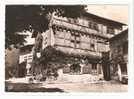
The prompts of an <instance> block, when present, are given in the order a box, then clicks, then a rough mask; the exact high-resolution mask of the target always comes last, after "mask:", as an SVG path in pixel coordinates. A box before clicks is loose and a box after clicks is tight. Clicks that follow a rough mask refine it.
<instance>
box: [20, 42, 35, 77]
mask: <svg viewBox="0 0 134 99" xmlns="http://www.w3.org/2000/svg"><path fill="white" fill-rule="evenodd" d="M33 46H34V45H33V44H31V45H25V46H22V47H20V53H19V68H18V71H19V73H18V76H19V77H24V76H26V75H29V74H30V68H31V63H32V60H33V52H32V49H33Z"/></svg>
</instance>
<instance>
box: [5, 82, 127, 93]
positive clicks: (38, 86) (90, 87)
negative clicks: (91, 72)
mask: <svg viewBox="0 0 134 99" xmlns="http://www.w3.org/2000/svg"><path fill="white" fill-rule="evenodd" d="M5 87H6V89H5V90H6V91H8V92H67V93H68V92H127V88H128V85H124V84H121V83H119V82H116V81H103V82H98V83H88V82H87V83H86V82H85V83H65V82H64V83H62V82H61V83H59V82H58V83H57V82H50V83H48V82H42V83H33V84H29V83H24V82H19V81H18V82H9V81H6V84H5Z"/></svg>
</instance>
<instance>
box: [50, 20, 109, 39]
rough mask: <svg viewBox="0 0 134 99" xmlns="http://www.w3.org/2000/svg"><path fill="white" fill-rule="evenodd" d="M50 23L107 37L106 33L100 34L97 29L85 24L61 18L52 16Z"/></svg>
mask: <svg viewBox="0 0 134 99" xmlns="http://www.w3.org/2000/svg"><path fill="white" fill-rule="evenodd" d="M51 25H58V26H60V27H64V28H67V29H71V30H76V31H80V32H83V33H86V34H91V35H95V36H99V37H103V38H109V37H108V36H107V35H104V34H101V33H100V32H99V31H97V30H94V29H91V28H89V27H87V26H83V25H80V24H76V23H70V22H68V21H65V20H62V19H56V18H53V20H52V23H51Z"/></svg>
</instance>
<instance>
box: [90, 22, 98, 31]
mask: <svg viewBox="0 0 134 99" xmlns="http://www.w3.org/2000/svg"><path fill="white" fill-rule="evenodd" d="M88 27H89V28H91V29H94V30H97V31H98V30H99V27H98V24H97V23H95V22H88Z"/></svg>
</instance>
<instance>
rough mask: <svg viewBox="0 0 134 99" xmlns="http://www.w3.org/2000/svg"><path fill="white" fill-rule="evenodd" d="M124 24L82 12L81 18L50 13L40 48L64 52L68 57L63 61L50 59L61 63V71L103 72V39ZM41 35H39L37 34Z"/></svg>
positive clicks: (98, 73) (104, 43)
mask: <svg viewBox="0 0 134 99" xmlns="http://www.w3.org/2000/svg"><path fill="white" fill-rule="evenodd" d="M123 25H125V24H123V23H120V22H117V21H114V20H110V19H106V18H103V17H100V16H96V15H94V14H91V13H83V14H82V15H81V17H80V18H77V19H72V18H66V17H57V16H55V15H53V16H52V18H51V20H50V24H49V29H48V30H47V31H46V32H44V33H42V34H41V35H42V38H43V39H42V45H41V46H40V47H41V49H42V50H43V49H45V48H47V47H48V46H52V47H54V48H55V49H56V50H59V51H61V52H64V53H65V54H67V56H68V57H64V58H63V60H64V59H66V60H65V61H66V63H65V64H60V62H58V61H56V62H51V65H57V64H60V65H63V69H62V70H63V74H90V75H97V76H99V75H102V74H103V72H102V71H103V70H102V64H101V62H100V60H101V58H102V52H108V51H109V43H107V42H106V41H107V40H108V39H109V38H111V37H112V36H114V35H115V34H116V33H118V32H119V31H122V26H123ZM39 35H40V34H39Z"/></svg>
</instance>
